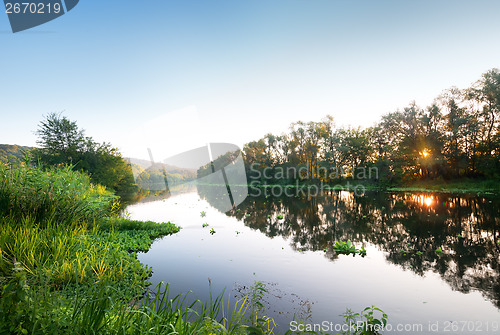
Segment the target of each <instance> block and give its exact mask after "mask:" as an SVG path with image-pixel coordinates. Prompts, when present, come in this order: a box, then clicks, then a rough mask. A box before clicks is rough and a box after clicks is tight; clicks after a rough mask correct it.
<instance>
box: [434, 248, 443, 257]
mask: <svg viewBox="0 0 500 335" xmlns="http://www.w3.org/2000/svg"><path fill="white" fill-rule="evenodd" d="M442 253H443V249H441V247H439V248H437V249H436V254H438V255H440V254H442Z"/></svg>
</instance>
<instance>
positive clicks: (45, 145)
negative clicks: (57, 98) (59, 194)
mask: <svg viewBox="0 0 500 335" xmlns="http://www.w3.org/2000/svg"><path fill="white" fill-rule="evenodd" d="M36 134H37V135H38V140H37V144H38V145H39V148H36V149H34V150H33V152H32V154H33V156H34V159H35V161H38V162H40V163H41V164H43V165H46V166H54V165H60V164H63V165H73V166H74V169H75V170H79V171H85V172H87V173H89V175H90V178H91V180H92V182H94V183H97V184H101V185H104V186H106V187H107V188H109V189H112V190H114V191H115V192H116V193H117V194H118V195H119V196H121V197H122V199H124V200H126V201H127V200H130V199H131V198H133V197H134V196H135V193H136V191H137V189H136V186H135V184H134V176H133V174H132V170H131V168H130V165H129V164H128V163H127V162H125V161H124V160H123V158H122V156H121V154H120V152H119V151H118V149H116V148H114V147H112V146H111V144H109V143H97V142H95V141H94V140H93V139H92V138H91V137H86V136H85V131H84V130H82V129H79V128H78V125H77V124H76V122H75V121H71V120H69V119H68V118H66V117H65V116H61V114H57V113H51V114H49V115H48V116H46V117H45V119H44V120H42V121H41V122H40V125H39V127H38V130H37V131H36Z"/></svg>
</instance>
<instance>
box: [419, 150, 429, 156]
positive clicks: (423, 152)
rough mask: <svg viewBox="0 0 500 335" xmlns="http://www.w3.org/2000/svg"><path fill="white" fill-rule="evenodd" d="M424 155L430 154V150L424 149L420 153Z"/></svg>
mask: <svg viewBox="0 0 500 335" xmlns="http://www.w3.org/2000/svg"><path fill="white" fill-rule="evenodd" d="M420 154H421V155H422V156H424V158H425V157H427V156H429V151H427V149H424V150H423V151H422V152H421V153H420Z"/></svg>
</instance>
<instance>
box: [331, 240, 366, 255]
mask: <svg viewBox="0 0 500 335" xmlns="http://www.w3.org/2000/svg"><path fill="white" fill-rule="evenodd" d="M333 250H335V252H336V253H338V254H344V255H350V254H352V255H353V256H355V255H356V254H360V255H361V257H365V256H366V250H365V247H361V249H358V248H356V246H355V245H354V244H353V243H352V242H351V241H347V242H339V241H337V242H335V244H334V245H333Z"/></svg>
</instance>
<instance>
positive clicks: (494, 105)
mask: <svg viewBox="0 0 500 335" xmlns="http://www.w3.org/2000/svg"><path fill="white" fill-rule="evenodd" d="M499 114H500V71H499V70H498V69H496V68H494V69H491V70H489V71H487V72H485V73H484V74H483V75H482V76H481V78H480V79H479V80H477V81H476V82H474V83H473V84H472V85H471V87H469V88H466V89H458V88H456V87H452V88H450V89H448V90H445V91H444V92H443V93H442V94H440V95H439V96H438V97H437V98H436V99H435V100H434V102H433V103H432V104H431V105H430V106H427V107H425V108H421V107H419V106H418V105H417V104H416V103H415V102H411V103H410V104H409V105H408V106H407V107H405V108H403V109H402V110H397V111H395V112H392V113H388V114H386V115H383V116H382V118H381V120H380V121H379V122H378V123H377V124H375V125H374V126H372V127H368V128H361V127H340V128H339V127H336V126H335V122H334V119H333V117H332V116H330V115H328V116H326V117H325V118H324V119H322V120H321V121H319V122H312V121H311V122H302V121H298V122H294V123H292V124H291V125H290V128H289V131H288V132H287V133H283V134H281V135H274V134H267V135H265V136H264V137H263V138H261V139H259V140H257V141H252V142H250V143H247V144H245V145H244V147H243V154H244V158H245V162H246V167H247V175H248V177H249V179H252V178H254V179H255V178H257V177H260V178H262V170H263V169H266V168H267V169H268V170H269V169H270V170H271V171H272V172H271V175H273V171H274V177H276V173H277V171H283V169H287V168H291V167H298V166H302V167H303V169H302V171H303V172H304V171H306V172H307V173H305V175H307V177H308V178H310V179H324V180H326V181H332V180H334V179H341V178H345V177H348V178H353V179H367V176H366V175H364V174H363V175H359V176H357V175H356V169H361V168H363V169H366V168H376V169H377V171H378V173H377V175H376V176H370V179H372V180H373V181H377V182H379V183H386V184H401V183H406V182H411V181H416V180H421V179H431V180H432V179H445V180H449V179H460V178H463V177H470V178H488V179H499V178H500V129H499V122H498V119H499V116H500V115H499ZM318 171H330V172H338V171H342V173H341V174H338V173H329V174H327V175H320V174H319V173H318ZM267 175H268V176H269V172H268V174H267ZM271 179H272V178H271ZM274 179H275V180H274V181H276V179H279V178H274Z"/></svg>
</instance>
